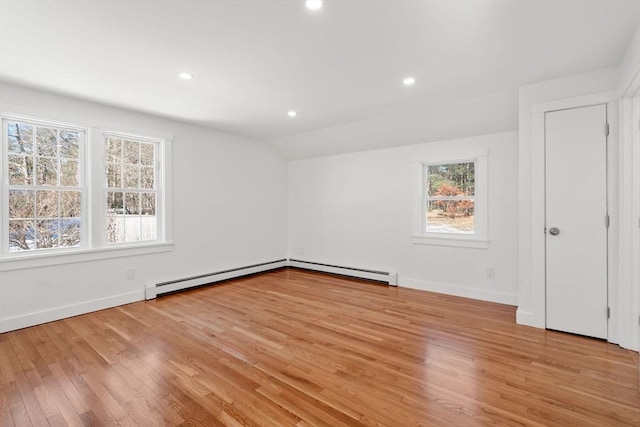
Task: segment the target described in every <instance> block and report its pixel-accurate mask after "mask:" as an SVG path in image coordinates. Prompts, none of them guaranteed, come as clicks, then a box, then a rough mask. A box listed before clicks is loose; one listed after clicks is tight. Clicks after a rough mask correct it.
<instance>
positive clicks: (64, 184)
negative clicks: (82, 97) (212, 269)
mask: <svg viewBox="0 0 640 427" xmlns="http://www.w3.org/2000/svg"><path fill="white" fill-rule="evenodd" d="M2 131H3V136H2V147H1V148H2V150H1V153H2V161H1V162H0V180H1V182H2V193H1V195H2V199H1V202H2V203H0V219H1V221H0V223H1V225H2V230H1V231H0V245H1V248H0V271H3V270H11V269H15V268H29V267H30V266H37V265H53V264H60V263H65V262H75V261H84V260H87V259H100V258H110V257H113V256H122V255H117V254H116V252H114V250H117V251H122V250H125V249H126V251H125V252H127V254H137V253H145V249H144V248H145V247H147V248H151V247H154V246H155V247H162V249H161V250H159V249H157V248H156V249H148V252H159V251H164V250H169V249H170V248H169V245H170V242H169V241H168V240H167V236H168V235H169V234H168V232H167V229H166V227H167V221H166V215H165V212H166V209H167V206H166V204H165V188H164V183H165V179H166V174H167V169H166V167H165V165H164V159H165V157H166V155H167V152H168V148H169V147H170V145H168V144H169V141H168V140H164V139H159V138H157V139H156V138H149V137H143V136H138V135H129V134H125V133H119V132H111V131H103V130H100V129H96V128H90V127H82V126H77V125H69V124H63V123H58V122H54V121H47V120H41V119H33V118H27V117H22V116H11V115H2ZM115 140H118V141H120V147H119V152H118V153H117V154H116V153H115V151H116V150H114V149H113V147H111V148H112V149H111V150H109V146H108V144H107V141H115ZM110 230H111V232H110ZM114 230H115V232H114ZM119 248H120V249H119ZM136 248H140V249H136ZM83 253H84V254H89V255H90V256H88V257H87V256H84V257H83V256H82V254H83ZM99 253H101V255H96V254H99ZM123 253H124V252H123ZM92 254H93V255H92ZM51 257H53V258H51ZM44 258H50V259H49V261H43V262H40V261H38V262H35V263H34V262H33V261H34V260H36V261H37V260H38V259H44ZM65 259H66V261H65ZM27 260H31V261H29V262H27ZM51 260H54V261H51Z"/></svg>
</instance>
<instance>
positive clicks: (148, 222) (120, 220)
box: [103, 134, 161, 244]
mask: <svg viewBox="0 0 640 427" xmlns="http://www.w3.org/2000/svg"><path fill="white" fill-rule="evenodd" d="M103 143H104V154H105V160H106V165H105V191H104V193H105V194H104V197H105V200H106V228H105V230H104V231H105V232H106V234H105V241H106V242H107V243H108V244H114V243H116V244H117V243H128V242H143V241H154V240H156V239H157V238H158V236H159V235H160V233H159V230H158V227H159V226H160V224H161V222H160V221H158V213H159V212H158V210H157V202H158V200H159V191H158V184H157V179H156V176H157V174H158V172H157V169H156V165H157V162H156V152H157V151H158V148H157V146H158V144H159V141H154V140H144V139H136V138H131V137H127V136H124V135H117V134H104V135H103Z"/></svg>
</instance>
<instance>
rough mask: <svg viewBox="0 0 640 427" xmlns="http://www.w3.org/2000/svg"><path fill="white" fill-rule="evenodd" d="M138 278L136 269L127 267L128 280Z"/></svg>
mask: <svg viewBox="0 0 640 427" xmlns="http://www.w3.org/2000/svg"><path fill="white" fill-rule="evenodd" d="M135 278H136V270H134V269H133V268H128V269H127V280H133V279H135Z"/></svg>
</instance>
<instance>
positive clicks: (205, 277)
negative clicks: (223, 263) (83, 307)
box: [145, 259, 287, 300]
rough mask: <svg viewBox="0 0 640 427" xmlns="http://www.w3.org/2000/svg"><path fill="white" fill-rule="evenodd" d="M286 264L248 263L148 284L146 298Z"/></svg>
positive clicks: (283, 262) (277, 262)
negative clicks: (243, 265)
mask: <svg viewBox="0 0 640 427" xmlns="http://www.w3.org/2000/svg"><path fill="white" fill-rule="evenodd" d="M286 266H287V260H286V259H281V260H277V261H270V262H265V263H261V264H254V265H248V266H245V267H237V268H233V269H229V270H223V271H217V272H214V273H208V274H201V275H198V276H192V277H186V278H184V279H177V280H171V281H168V282H162V283H157V284H152V285H147V286H146V287H145V299H147V300H150V299H154V298H155V297H157V296H158V295H162V294H166V293H170V292H176V291H181V290H183V289H188V288H194V287H197V286H202V285H209V284H212V283H216V282H222V281H224V280H229V279H235V278H238V277H242V276H249V275H251V274H256V273H262V272H264V271H269V270H276V269H278V268H282V267H286Z"/></svg>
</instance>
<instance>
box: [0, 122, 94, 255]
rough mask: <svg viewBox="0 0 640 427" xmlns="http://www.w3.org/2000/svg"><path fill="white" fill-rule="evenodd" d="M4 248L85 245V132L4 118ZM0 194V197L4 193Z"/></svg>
mask: <svg viewBox="0 0 640 427" xmlns="http://www.w3.org/2000/svg"><path fill="white" fill-rule="evenodd" d="M3 127H4V135H5V138H4V140H5V141H6V143H5V144H4V145H5V147H4V150H5V152H6V155H5V156H4V157H5V164H6V167H5V168H4V169H5V170H6V171H7V172H6V177H5V180H6V182H7V183H8V185H6V188H7V191H6V193H7V196H6V199H5V200H7V202H8V203H7V207H6V208H5V211H6V212H5V216H6V218H7V219H6V224H5V227H4V228H5V232H4V233H2V234H3V235H4V239H3V241H4V245H3V246H4V248H3V249H4V250H3V251H4V252H12V253H14V252H24V251H37V250H45V249H56V248H66V247H79V246H86V232H85V230H86V221H84V220H83V217H84V215H83V212H84V210H85V203H86V184H85V174H84V165H85V160H84V152H85V149H84V147H85V139H86V132H85V131H84V130H82V129H78V128H73V127H69V126H55V125H52V124H46V123H41V122H33V121H18V120H5V121H4V122H3ZM3 198H4V197H3Z"/></svg>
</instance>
